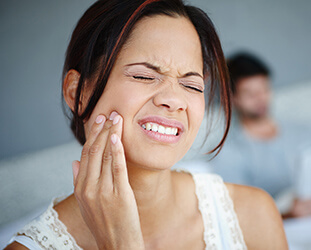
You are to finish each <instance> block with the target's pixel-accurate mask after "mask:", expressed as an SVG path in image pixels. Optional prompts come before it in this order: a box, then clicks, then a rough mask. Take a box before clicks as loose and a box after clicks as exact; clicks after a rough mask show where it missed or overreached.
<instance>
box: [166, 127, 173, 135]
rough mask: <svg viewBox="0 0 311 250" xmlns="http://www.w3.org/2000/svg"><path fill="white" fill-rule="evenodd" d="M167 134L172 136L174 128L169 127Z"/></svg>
mask: <svg viewBox="0 0 311 250" xmlns="http://www.w3.org/2000/svg"><path fill="white" fill-rule="evenodd" d="M165 134H167V135H172V128H170V127H167V128H166V129H165Z"/></svg>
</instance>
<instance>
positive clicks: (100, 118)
mask: <svg viewBox="0 0 311 250" xmlns="http://www.w3.org/2000/svg"><path fill="white" fill-rule="evenodd" d="M105 119H106V118H105V116H103V115H99V116H97V117H96V120H95V122H96V123H97V124H101V123H102V122H103V121H104V120H105Z"/></svg>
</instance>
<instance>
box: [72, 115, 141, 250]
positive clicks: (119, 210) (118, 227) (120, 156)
mask: <svg viewBox="0 0 311 250" xmlns="http://www.w3.org/2000/svg"><path fill="white" fill-rule="evenodd" d="M122 125H123V119H122V117H121V116H120V115H119V114H118V113H116V112H112V113H111V115H110V117H109V119H106V117H105V116H103V115H99V116H98V117H97V118H96V119H95V123H94V124H93V126H92V128H91V129H90V131H89V136H88V139H87V141H86V143H85V145H84V147H83V149H82V153H81V161H80V162H78V161H74V162H73V175H74V186H75V191H74V194H75V196H76V199H77V201H78V204H79V207H80V211H81V214H82V216H83V218H84V221H85V223H86V224H87V226H88V227H89V229H90V231H91V232H92V234H93V235H94V237H95V239H96V242H97V245H98V247H99V248H100V249H113V248H115V247H116V246H122V245H125V246H127V247H129V246H130V249H143V248H144V243H143V238H142V233H141V228H140V222H139V215H138V210H137V205H136V200H135V197H134V193H133V190H132V189H131V186H130V184H129V181H128V175H127V168H126V161H125V156H124V148H123V145H122V142H121V139H120V138H121V137H122ZM124 228H127V230H124Z"/></svg>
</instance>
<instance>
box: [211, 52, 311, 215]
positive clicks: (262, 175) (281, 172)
mask: <svg viewBox="0 0 311 250" xmlns="http://www.w3.org/2000/svg"><path fill="white" fill-rule="evenodd" d="M228 68H229V73H230V77H231V88H232V93H233V104H234V108H235V116H234V117H235V119H234V120H233V126H232V128H231V131H230V132H229V137H228V139H227V142H226V143H225V146H224V148H223V150H222V151H221V152H220V154H219V155H218V156H217V157H216V158H215V159H214V160H213V161H211V164H212V165H213V171H215V172H216V173H218V174H220V175H221V176H222V177H223V178H224V180H225V181H228V182H233V183H239V184H246V185H251V186H256V187H260V188H262V189H264V190H266V191H267V192H268V193H270V194H271V195H272V197H273V198H275V199H276V200H277V199H278V197H280V196H281V195H282V194H283V193H284V192H287V191H289V190H293V189H294V185H295V176H296V171H297V168H298V166H297V165H298V160H299V159H298V158H299V153H300V152H301V150H302V149H303V147H304V142H309V141H311V140H310V139H311V138H310V134H308V135H306V134H305V133H304V132H303V131H302V130H297V127H295V126H294V125H292V124H289V123H281V122H277V121H275V119H274V118H273V117H271V116H270V114H269V109H270V101H271V88H270V72H269V69H268V68H267V67H266V66H265V65H264V64H263V62H261V61H260V60H259V59H257V58H256V57H254V56H253V55H250V54H246V53H241V54H237V55H235V56H234V57H232V58H230V59H229V60H228ZM306 137H307V138H306ZM310 195H311V194H310ZM282 212H285V211H282ZM286 212H287V213H288V215H290V216H305V215H308V214H311V202H310V201H301V200H299V199H296V200H295V202H294V203H293V206H292V207H291V208H290V209H289V210H288V211H286Z"/></svg>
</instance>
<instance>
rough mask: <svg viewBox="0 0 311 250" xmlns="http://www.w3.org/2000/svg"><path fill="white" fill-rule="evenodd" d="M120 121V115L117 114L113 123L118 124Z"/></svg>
mask: <svg viewBox="0 0 311 250" xmlns="http://www.w3.org/2000/svg"><path fill="white" fill-rule="evenodd" d="M119 121H120V116H119V115H117V116H116V117H115V118H114V119H113V122H112V124H113V125H116V124H117V123H118V122H119Z"/></svg>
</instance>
